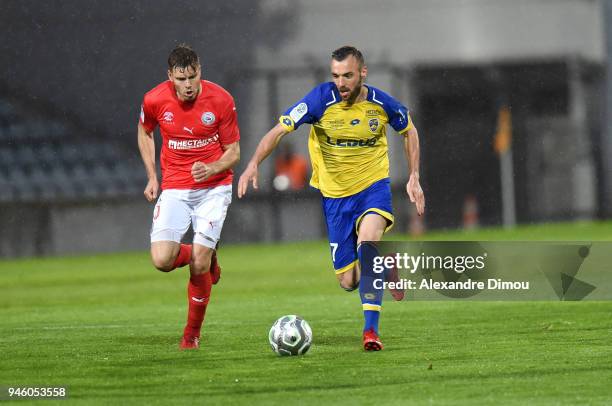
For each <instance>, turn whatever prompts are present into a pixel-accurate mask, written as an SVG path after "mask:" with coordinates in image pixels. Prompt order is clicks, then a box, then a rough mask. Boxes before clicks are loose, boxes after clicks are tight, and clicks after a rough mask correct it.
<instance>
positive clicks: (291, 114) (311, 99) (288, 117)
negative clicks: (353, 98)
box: [281, 82, 341, 130]
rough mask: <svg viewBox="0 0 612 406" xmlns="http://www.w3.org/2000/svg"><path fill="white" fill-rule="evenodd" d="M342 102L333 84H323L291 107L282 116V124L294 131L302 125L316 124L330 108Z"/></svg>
mask: <svg viewBox="0 0 612 406" xmlns="http://www.w3.org/2000/svg"><path fill="white" fill-rule="evenodd" d="M340 100H341V99H340V94H339V93H338V89H336V86H335V85H334V84H333V82H327V83H322V84H320V85H318V86H317V87H315V88H314V89H312V90H311V91H310V92H309V93H308V94H307V95H306V96H304V97H303V98H302V99H301V100H300V101H298V102H297V103H295V104H294V105H292V106H291V107H289V108H288V109H287V110H286V111H285V112H284V113H283V115H282V116H281V123H285V126H286V127H287V128H292V129H294V130H295V129H297V128H298V127H299V126H300V125H302V124H313V123H316V122H317V121H319V120H320V119H321V117H322V116H323V113H324V112H325V110H326V109H327V108H328V107H329V106H331V105H333V104H335V103H338V102H340Z"/></svg>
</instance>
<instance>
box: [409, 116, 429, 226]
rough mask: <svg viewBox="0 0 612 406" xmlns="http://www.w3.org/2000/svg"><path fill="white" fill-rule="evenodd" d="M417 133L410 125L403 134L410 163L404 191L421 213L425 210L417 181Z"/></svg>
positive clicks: (421, 192)
mask: <svg viewBox="0 0 612 406" xmlns="http://www.w3.org/2000/svg"><path fill="white" fill-rule="evenodd" d="M419 150H420V149H419V133H418V131H417V129H416V127H414V126H412V127H411V128H410V129H409V130H408V131H407V132H406V134H404V153H405V155H406V160H407V161H408V164H409V165H410V168H409V173H410V178H409V179H408V183H407V184H406V192H407V193H408V196H409V197H410V201H411V202H412V203H414V204H415V205H416V209H417V213H418V214H419V216H420V215H422V214H423V213H424V212H425V194H424V193H423V189H422V188H421V184H420V183H419V154H420V152H419Z"/></svg>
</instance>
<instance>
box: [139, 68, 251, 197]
mask: <svg viewBox="0 0 612 406" xmlns="http://www.w3.org/2000/svg"><path fill="white" fill-rule="evenodd" d="M201 83H202V90H201V91H200V94H199V95H198V97H197V98H196V99H195V100H194V101H191V102H183V101H180V100H179V99H178V97H177V96H176V91H175V90H174V85H173V84H172V82H171V81H169V80H168V81H166V82H163V83H161V84H159V85H158V86H157V87H155V88H154V89H152V90H151V91H149V92H148V93H147V94H145V96H144V100H143V102H142V107H141V109H140V123H141V124H142V126H143V127H144V129H145V130H146V131H147V132H149V133H150V132H152V131H153V130H155V127H156V126H158V125H159V129H160V132H161V135H162V142H163V144H162V148H161V156H160V162H161V170H162V184H161V187H162V189H203V188H211V187H215V186H219V185H228V184H231V183H232V179H233V171H232V170H231V169H229V170H227V171H224V172H221V173H219V174H217V175H214V176H211V177H210V178H208V179H206V180H205V181H203V182H196V181H195V180H194V179H193V176H191V166H192V165H193V164H194V162H197V161H200V162H204V163H210V162H214V161H216V160H218V159H219V158H220V157H221V155H223V149H222V147H221V146H222V145H228V144H232V143H234V142H237V141H238V140H239V139H240V131H239V130H238V120H237V114H236V107H235V105H234V99H233V98H232V96H231V95H230V94H229V92H227V90H225V89H223V88H222V87H221V86H219V85H217V84H215V83H212V82H209V81H206V80H202V81H201Z"/></svg>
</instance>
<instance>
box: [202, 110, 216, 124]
mask: <svg viewBox="0 0 612 406" xmlns="http://www.w3.org/2000/svg"><path fill="white" fill-rule="evenodd" d="M214 122H215V115H214V114H213V113H211V112H210V111H207V112H206V113H204V114H202V124H204V125H211V124H213V123H214Z"/></svg>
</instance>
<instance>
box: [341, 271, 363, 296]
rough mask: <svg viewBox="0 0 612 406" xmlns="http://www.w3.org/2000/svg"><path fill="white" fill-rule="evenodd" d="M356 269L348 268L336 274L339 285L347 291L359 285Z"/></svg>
mask: <svg viewBox="0 0 612 406" xmlns="http://www.w3.org/2000/svg"><path fill="white" fill-rule="evenodd" d="M355 272H356V271H355V270H354V269H353V270H350V271H346V272H344V273H341V274H339V275H338V282H339V283H340V287H341V288H342V289H344V290H345V291H347V292H352V291H354V290H355V289H357V288H358V287H359V278H358V277H357V276H356V273H355Z"/></svg>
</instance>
